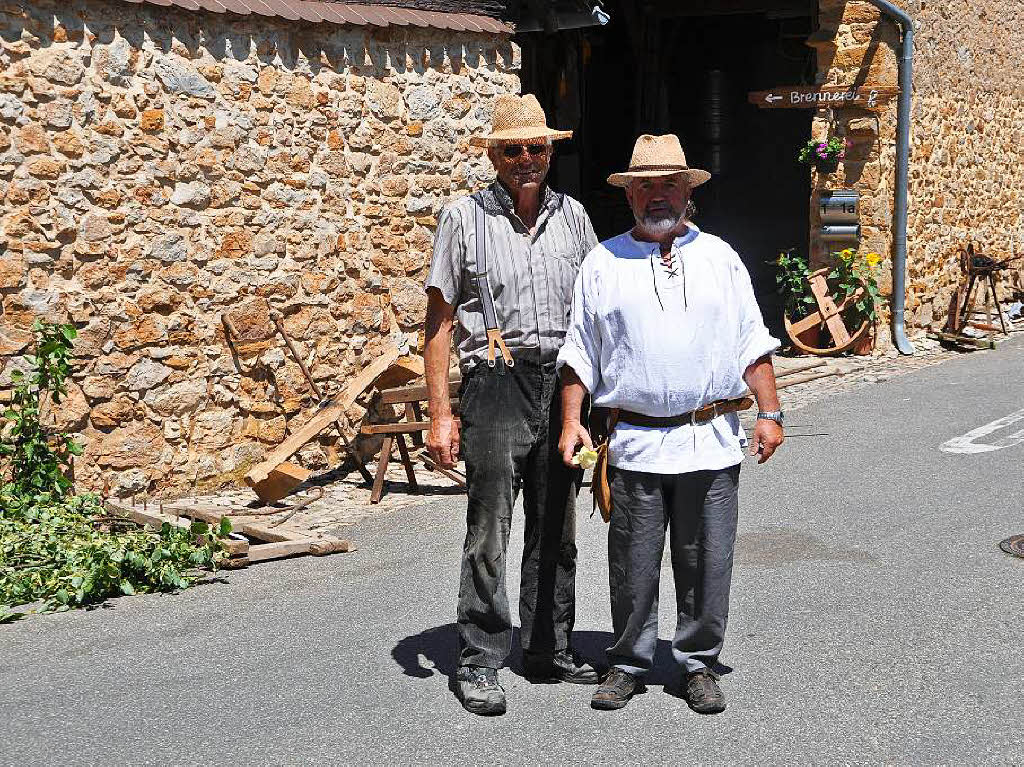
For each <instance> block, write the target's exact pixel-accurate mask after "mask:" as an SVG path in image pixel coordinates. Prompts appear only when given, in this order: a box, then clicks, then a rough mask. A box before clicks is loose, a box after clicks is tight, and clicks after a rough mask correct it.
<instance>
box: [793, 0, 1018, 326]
mask: <svg viewBox="0 0 1024 767" xmlns="http://www.w3.org/2000/svg"><path fill="white" fill-rule="evenodd" d="M899 5H900V6H901V7H902V8H904V9H905V10H906V11H907V12H908V13H909V14H910V15H911V17H912V18H914V19H915V22H916V26H915V32H914V33H915V39H916V46H915V55H914V98H913V118H912V120H913V122H912V127H911V171H910V197H909V208H910V218H909V222H908V256H907V262H908V263H907V303H906V308H907V325H908V329H910V330H911V331H915V330H916V331H920V330H921V329H922V328H925V327H927V326H929V325H931V324H932V323H933V322H941V321H942V320H943V319H944V317H945V314H946V311H947V307H948V303H949V297H950V295H951V292H952V290H953V288H954V286H955V285H956V283H957V281H958V280H959V278H960V272H959V266H958V261H957V251H958V249H959V248H960V247H961V246H962V245H963V244H964V243H965V242H966V241H967V240H968V239H973V240H975V241H977V242H979V243H980V244H981V245H982V249H983V250H985V251H986V252H991V253H993V254H996V255H1005V256H1008V255H1010V253H1011V251H1012V252H1014V253H1022V252H1024V118H1022V113H1024V84H1022V80H1021V73H1020V63H1019V62H1020V55H1021V54H1020V52H1021V50H1024V5H1022V4H1021V3H1020V2H1019V0H990V1H989V2H981V3H977V2H967V0H954V2H942V3H933V2H925V1H924V0H901V2H899ZM820 27H821V28H822V29H834V30H837V32H836V35H835V36H834V38H833V39H832V40H831V42H829V41H825V43H823V44H821V45H819V48H818V50H819V56H818V62H819V75H820V79H821V80H822V82H825V83H829V84H837V85H839V84H842V85H849V84H854V83H858V84H871V85H892V86H895V85H896V84H897V80H898V71H897V51H898V48H899V36H898V33H897V30H896V27H895V25H893V24H892V23H891V22H889V21H887V20H882V21H879V12H878V10H877V9H876V8H875V7H874V6H873V5H871V4H870V3H867V2H845V1H844V0H821V2H820ZM814 135H815V137H817V138H823V137H825V136H828V135H845V136H847V137H848V138H849V139H850V140H851V141H852V142H853V145H852V147H851V148H850V150H848V154H847V161H846V162H845V163H844V165H843V166H841V167H840V169H839V171H838V172H837V173H836V174H833V175H832V176H829V177H819V178H816V183H815V186H816V187H817V188H818V189H821V188H826V187H827V188H837V187H840V186H845V187H852V188H856V189H858V190H860V192H861V196H862V201H863V213H862V219H861V220H862V224H863V235H864V236H863V240H862V243H861V250H862V251H863V252H868V251H872V250H873V251H877V252H879V253H882V254H883V255H885V256H889V255H890V249H891V222H892V204H893V203H892V201H893V191H894V190H893V185H894V171H895V154H896V144H895V141H896V100H895V99H893V100H892V101H890V102H889V103H888V104H887V106H886V107H885V108H884V109H883V110H881V111H880V112H867V111H863V110H857V109H847V108H844V109H836V110H834V113H833V114H832V115H829V114H828V112H826V111H823V112H819V113H818V115H817V117H816V119H815V122H814ZM819 225H820V222H819V221H818V220H817V211H816V207H815V208H814V212H813V213H812V231H815V230H816V228H817V226H819ZM890 267H891V264H890V262H889V261H888V260H887V261H886V262H885V263H884V265H883V272H882V280H881V282H882V288H883V292H885V293H886V294H887V295H891V291H892V281H891V272H890ZM1009 279H1010V281H1011V282H1013V283H1014V284H1015V282H1016V277H1011V278H1009ZM887 336H888V334H887V333H884V332H883V333H880V340H883V341H884V340H885V339H886V338H887Z"/></svg>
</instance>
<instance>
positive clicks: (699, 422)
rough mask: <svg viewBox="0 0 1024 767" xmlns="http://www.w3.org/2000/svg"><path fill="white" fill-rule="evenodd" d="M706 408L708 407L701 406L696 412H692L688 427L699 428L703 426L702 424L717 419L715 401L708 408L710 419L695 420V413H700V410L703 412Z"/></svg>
mask: <svg viewBox="0 0 1024 767" xmlns="http://www.w3.org/2000/svg"><path fill="white" fill-rule="evenodd" d="M706 407H708V405H702V406H701V407H699V408H697V409H696V410H694V411H693V412H692V413H691V414H690V425H691V426H698V425H699V426H703V425H704V424H706V423H711V422H712V421H714V420H715V419H716V418H718V402H717V401H716V402H712V403H711V405H710V407H711V417H710V418H697V413H698V412H700V411H701V410H703V409H704V408H706Z"/></svg>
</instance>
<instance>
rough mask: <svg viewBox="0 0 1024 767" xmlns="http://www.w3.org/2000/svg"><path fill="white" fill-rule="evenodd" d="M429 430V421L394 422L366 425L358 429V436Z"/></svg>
mask: <svg viewBox="0 0 1024 767" xmlns="http://www.w3.org/2000/svg"><path fill="white" fill-rule="evenodd" d="M429 428H430V421H396V422H394V423H368V424H365V425H363V426H361V427H359V433H360V434H413V433H418V432H422V431H426V430H427V429H429Z"/></svg>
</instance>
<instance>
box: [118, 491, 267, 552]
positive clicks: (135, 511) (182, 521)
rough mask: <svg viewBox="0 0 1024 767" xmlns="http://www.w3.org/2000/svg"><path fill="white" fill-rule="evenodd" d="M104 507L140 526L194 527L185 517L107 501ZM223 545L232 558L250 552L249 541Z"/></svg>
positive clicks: (226, 541)
mask: <svg viewBox="0 0 1024 767" xmlns="http://www.w3.org/2000/svg"><path fill="white" fill-rule="evenodd" d="M104 507H105V508H106V509H107V511H109V512H111V513H112V514H116V515H118V516H123V517H127V518H128V519H131V520H132V521H133V522H137V523H138V524H140V525H144V526H149V527H154V528H157V529H159V528H160V527H161V526H162V525H163V523H164V522H167V523H169V524H172V525H174V526H175V527H180V528H182V529H184V530H187V529H188V528H189V527H191V526H192V520H191V519H189V518H186V517H183V516H174V515H171V514H167V513H166V512H164V513H161V512H159V511H148V510H143V509H140V508H137V507H135V506H122V505H121V504H118V503H114V502H113V501H107V502H106V503H105V504H104ZM203 521H208V520H203ZM217 523H218V524H219V523H220V520H219V519H218V520H217ZM223 543H224V550H225V551H227V552H228V554H229V555H231V556H232V557H239V556H245V553H246V552H247V551H248V550H249V541H240V540H237V539H231V538H225V539H223Z"/></svg>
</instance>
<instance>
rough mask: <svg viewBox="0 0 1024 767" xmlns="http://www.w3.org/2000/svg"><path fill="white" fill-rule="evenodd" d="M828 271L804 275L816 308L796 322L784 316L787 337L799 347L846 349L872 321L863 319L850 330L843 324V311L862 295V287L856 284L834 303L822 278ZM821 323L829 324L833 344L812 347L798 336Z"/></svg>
mask: <svg viewBox="0 0 1024 767" xmlns="http://www.w3.org/2000/svg"><path fill="white" fill-rule="evenodd" d="M828 272H829V268H828V267H826V268H824V269H819V270H818V271H816V272H812V273H811V274H810V275H808V276H807V282H808V284H809V285H810V286H811V293H812V294H813V295H814V300H815V301H817V303H818V308H817V310H816V311H814V312H812V313H811V314H809V315H808V316H807V317H804V318H803V319H802V320H799V321H797V322H793V323H791V322H790V321H789V318H788V317H787V318H786V332H787V333H789V337H790V340H792V341H793V344H794V345H795V346H796V347H797V348H798V349H801V350H803V351H806V352H809V353H811V354H838V353H840V352H843V351H846V350H847V349H849V348H850V347H851V346H853V345H854V344H855V343H856V342H857V341H858V340H859V339H860V337H861V336H863V335H864V333H865V332H866V331H867V329H868V327H870V324H871V323H870V322H868V321H867V320H865V321H864V322H863V323H862V324H861V326H860V327H859V328H857V329H856V330H855V331H854V332H853V333H851V332H850V330H849V329H848V328H847V327H846V323H845V322H843V312H844V311H845V310H846V309H847V308H848V307H849V306H850V305H851V304H853V303H854V302H856V301H857V300H859V299H860V298H861V296H863V295H864V292H865V291H864V287H863V286H862V287H859V288H857V289H856V290H855V291H854V292H853V293H851V294H850V295H848V296H846V298H844V299H843V300H841V301H840V302H839V303H838V304H837V303H836V301H835V299H834V298H832V296H831V295H830V294H829V292H828V282H827V281H826V279H825V276H826V275H827V274H828ZM822 324H824V325H825V327H826V328H828V332H829V334H830V335H831V336H832V340H833V341H834V342H835V346H833V347H826V348H815V347H812V346H808V345H807V344H805V343H803V342H802V341H800V340H799V339H798V338H797V336H799V335H801V334H802V333H804V332H805V331H808V330H810V329H811V328H815V327H818V326H819V325H822Z"/></svg>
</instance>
